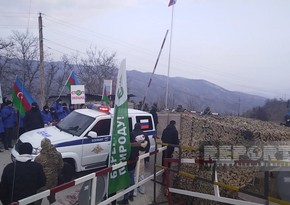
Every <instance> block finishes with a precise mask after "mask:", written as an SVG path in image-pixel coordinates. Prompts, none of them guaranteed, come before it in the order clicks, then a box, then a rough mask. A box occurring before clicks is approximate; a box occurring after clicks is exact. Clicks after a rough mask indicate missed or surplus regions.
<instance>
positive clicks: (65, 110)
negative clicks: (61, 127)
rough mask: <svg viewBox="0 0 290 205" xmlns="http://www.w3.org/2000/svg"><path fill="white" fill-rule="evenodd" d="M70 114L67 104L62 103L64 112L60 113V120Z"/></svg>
mask: <svg viewBox="0 0 290 205" xmlns="http://www.w3.org/2000/svg"><path fill="white" fill-rule="evenodd" d="M69 113H70V111H69V108H68V107H67V104H66V103H65V102H64V103H62V112H61V113H58V117H59V120H62V119H63V118H65V117H66V116H68V114H69Z"/></svg>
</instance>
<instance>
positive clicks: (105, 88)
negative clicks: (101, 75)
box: [102, 80, 112, 106]
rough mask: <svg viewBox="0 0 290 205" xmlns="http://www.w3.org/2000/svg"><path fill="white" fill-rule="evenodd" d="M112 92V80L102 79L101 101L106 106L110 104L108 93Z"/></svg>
mask: <svg viewBox="0 0 290 205" xmlns="http://www.w3.org/2000/svg"><path fill="white" fill-rule="evenodd" d="M111 92H112V80H104V85H103V93H102V101H103V102H104V103H105V104H106V105H107V106H108V105H110V100H109V95H111Z"/></svg>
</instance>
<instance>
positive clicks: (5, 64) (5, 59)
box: [0, 39, 13, 96]
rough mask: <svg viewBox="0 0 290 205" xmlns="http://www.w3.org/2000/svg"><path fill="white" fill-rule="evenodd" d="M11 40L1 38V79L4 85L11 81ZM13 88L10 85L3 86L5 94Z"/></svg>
mask: <svg viewBox="0 0 290 205" xmlns="http://www.w3.org/2000/svg"><path fill="white" fill-rule="evenodd" d="M12 46H13V44H12V43H11V42H7V41H5V40H3V39H0V79H1V82H0V83H1V84H2V85H9V82H10V77H11V76H10V75H9V70H10V60H11V59H10V56H9V53H8V52H7V49H8V48H10V47H12ZM10 90H11V88H10V87H9V86H2V92H3V95H5V96H6V95H7V94H8V93H9V92H10Z"/></svg>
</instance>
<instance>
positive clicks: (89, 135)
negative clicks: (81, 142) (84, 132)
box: [88, 131, 98, 138]
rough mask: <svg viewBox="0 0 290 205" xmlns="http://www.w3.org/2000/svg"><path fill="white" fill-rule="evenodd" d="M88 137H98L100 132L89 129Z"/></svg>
mask: <svg viewBox="0 0 290 205" xmlns="http://www.w3.org/2000/svg"><path fill="white" fill-rule="evenodd" d="M88 137H90V138H97V137H98V134H97V133H96V132H95V131H89V133H88Z"/></svg>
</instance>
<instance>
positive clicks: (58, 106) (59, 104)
mask: <svg viewBox="0 0 290 205" xmlns="http://www.w3.org/2000/svg"><path fill="white" fill-rule="evenodd" d="M52 107H53V108H54V109H55V112H56V114H57V116H58V121H61V119H62V113H63V106H62V100H61V99H60V98H58V99H57V100H56V101H55V102H54V103H53V104H52Z"/></svg>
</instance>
